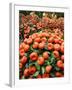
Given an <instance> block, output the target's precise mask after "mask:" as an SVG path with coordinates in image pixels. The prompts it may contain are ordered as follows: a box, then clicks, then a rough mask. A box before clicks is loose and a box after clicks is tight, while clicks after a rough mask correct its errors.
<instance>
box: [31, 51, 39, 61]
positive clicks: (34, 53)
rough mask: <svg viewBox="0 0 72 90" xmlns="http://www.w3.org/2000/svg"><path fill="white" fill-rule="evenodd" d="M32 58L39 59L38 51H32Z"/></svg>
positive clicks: (33, 59)
mask: <svg viewBox="0 0 72 90" xmlns="http://www.w3.org/2000/svg"><path fill="white" fill-rule="evenodd" d="M30 59H31V60H32V61H35V60H37V59H38V54H37V53H36V52H32V53H31V54H30Z"/></svg>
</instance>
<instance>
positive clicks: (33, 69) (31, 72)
mask: <svg viewBox="0 0 72 90" xmlns="http://www.w3.org/2000/svg"><path fill="white" fill-rule="evenodd" d="M35 72H36V67H35V66H31V67H29V73H30V74H34V73H35Z"/></svg>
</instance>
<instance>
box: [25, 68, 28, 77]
mask: <svg viewBox="0 0 72 90" xmlns="http://www.w3.org/2000/svg"><path fill="white" fill-rule="evenodd" d="M24 76H25V77H28V76H29V69H28V68H26V69H25V70H24Z"/></svg>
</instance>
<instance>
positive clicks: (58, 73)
mask: <svg viewBox="0 0 72 90" xmlns="http://www.w3.org/2000/svg"><path fill="white" fill-rule="evenodd" d="M55 76H56V77H63V74H62V73H60V72H56V73H55Z"/></svg>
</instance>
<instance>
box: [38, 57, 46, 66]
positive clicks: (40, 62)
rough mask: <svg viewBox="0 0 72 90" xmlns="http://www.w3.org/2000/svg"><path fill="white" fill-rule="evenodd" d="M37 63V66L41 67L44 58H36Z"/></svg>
mask: <svg viewBox="0 0 72 90" xmlns="http://www.w3.org/2000/svg"><path fill="white" fill-rule="evenodd" d="M37 63H38V64H39V65H43V64H44V58H43V57H38V60H37Z"/></svg>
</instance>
